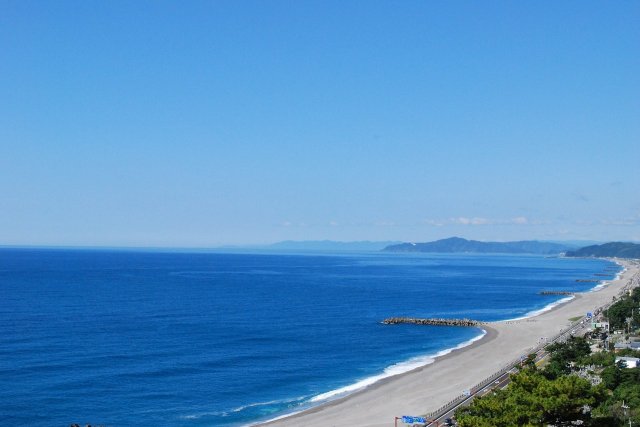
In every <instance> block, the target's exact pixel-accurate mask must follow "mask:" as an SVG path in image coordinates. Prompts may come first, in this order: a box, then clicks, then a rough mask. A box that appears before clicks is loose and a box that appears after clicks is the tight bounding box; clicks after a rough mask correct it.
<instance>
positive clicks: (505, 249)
mask: <svg viewBox="0 0 640 427" xmlns="http://www.w3.org/2000/svg"><path fill="white" fill-rule="evenodd" d="M574 248H575V247H572V246H568V245H564V244H559V243H550V242H539V241H536V240H525V241H520V242H479V241H477V240H467V239H462V238H460V237H451V238H448V239H442V240H436V241H435V242H427V243H401V244H399V245H391V246H387V247H386V248H384V251H386V252H431V253H465V252H467V253H469V252H470V253H503V254H542V255H552V254H560V253H563V252H566V251H567V250H569V249H574Z"/></svg>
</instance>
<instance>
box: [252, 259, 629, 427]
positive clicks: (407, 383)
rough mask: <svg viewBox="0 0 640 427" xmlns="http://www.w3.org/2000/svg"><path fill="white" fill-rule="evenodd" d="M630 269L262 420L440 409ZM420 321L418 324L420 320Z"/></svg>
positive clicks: (354, 418)
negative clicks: (435, 353) (396, 369)
mask: <svg viewBox="0 0 640 427" xmlns="http://www.w3.org/2000/svg"><path fill="white" fill-rule="evenodd" d="M619 262H620V263H621V264H622V265H623V266H624V267H625V268H626V270H625V271H624V272H623V273H622V274H621V275H620V276H619V278H618V279H617V280H613V281H611V282H609V283H608V284H607V285H606V286H603V287H601V288H599V289H597V290H594V291H591V292H585V293H581V294H579V295H577V296H576V297H575V298H573V299H572V300H571V301H568V302H566V303H563V304H560V305H558V306H556V307H555V308H553V309H551V310H549V311H545V312H543V313H541V314H539V315H536V316H533V317H529V318H526V319H521V320H511V321H502V322H492V323H490V324H489V325H488V326H486V327H484V326H483V329H485V330H486V332H487V333H486V335H485V336H484V337H483V338H482V339H480V340H478V341H475V342H474V343H473V344H471V345H469V346H467V347H464V348H462V349H458V350H454V351H453V352H451V353H449V354H447V355H445V356H442V357H440V358H437V359H436V361H435V362H434V363H432V364H430V365H426V366H424V367H421V368H417V369H415V370H413V371H411V372H407V373H405V374H402V375H398V376H395V377H390V378H387V379H385V380H382V381H380V382H378V383H375V384H373V385H371V386H369V387H366V388H365V389H363V390H360V391H358V392H355V393H353V394H351V395H349V396H346V397H344V398H341V399H337V400H334V401H332V402H329V403H326V404H324V405H321V406H318V407H316V408H313V409H310V410H307V411H304V412H301V413H298V414H295V415H292V416H289V417H286V418H282V419H279V420H275V421H272V422H269V423H263V424H260V425H268V426H278V427H280V426H283V427H286V426H300V425H304V426H311V427H316V426H317V427H329V426H335V427H339V426H345V427H347V426H349V427H352V426H360V427H383V426H385V427H388V426H392V425H393V422H394V417H396V416H401V415H420V414H426V413H429V412H431V411H433V410H436V409H438V408H439V407H441V406H442V405H443V404H445V403H447V402H449V401H450V400H452V399H454V398H455V397H457V396H459V395H460V394H461V393H462V392H463V391H464V390H466V389H470V388H471V387H472V386H474V385H476V384H477V383H479V382H481V381H482V380H484V379H485V378H487V377H488V376H490V375H492V374H493V373H495V372H496V371H498V370H500V369H501V368H502V367H503V366H504V365H505V364H507V363H509V362H510V361H512V360H515V359H517V358H518V357H520V356H522V355H526V354H528V353H529V351H530V350H531V349H533V348H535V347H536V346H537V345H538V344H540V343H541V341H542V340H544V339H545V338H550V337H553V336H554V335H556V334H557V333H558V332H560V331H561V330H562V329H565V328H567V327H568V326H570V324H571V322H570V320H569V319H571V318H575V317H577V316H584V315H585V314H586V313H587V312H593V311H595V310H596V309H598V308H599V307H601V306H603V305H605V304H607V303H609V302H611V301H612V298H613V297H615V296H617V295H618V294H619V293H620V292H621V291H622V289H623V288H624V287H625V286H627V285H629V284H630V283H631V279H632V278H633V277H634V276H635V277H636V278H637V275H638V274H639V273H638V271H639V268H638V264H637V263H633V262H629V261H619ZM418 327H419V326H418Z"/></svg>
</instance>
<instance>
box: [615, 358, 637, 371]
mask: <svg viewBox="0 0 640 427" xmlns="http://www.w3.org/2000/svg"><path fill="white" fill-rule="evenodd" d="M618 362H624V364H625V367H626V368H628V369H630V368H637V367H638V365H639V364H640V359H639V358H637V357H616V364H617V363H618Z"/></svg>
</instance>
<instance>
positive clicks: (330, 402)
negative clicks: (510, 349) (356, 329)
mask: <svg viewBox="0 0 640 427" xmlns="http://www.w3.org/2000/svg"><path fill="white" fill-rule="evenodd" d="M491 323H492V322H488V324H485V325H482V327H474V328H475V329H479V330H480V331H481V333H480V334H479V335H477V336H475V337H473V338H471V339H469V340H467V341H464V342H462V343H460V344H458V345H457V346H455V347H450V348H446V349H444V350H440V351H438V352H437V353H435V354H428V355H425V356H416V357H414V358H412V359H409V360H408V361H406V362H400V363H397V364H396V365H400V364H402V363H407V362H409V361H411V360H413V359H418V358H421V359H422V358H424V359H429V360H428V361H427V362H426V363H424V364H423V365H420V366H416V367H414V368H411V369H410V370H407V371H405V372H401V373H395V374H392V375H388V376H385V377H383V378H380V379H378V380H376V381H375V382H373V383H370V384H367V385H364V386H362V387H358V388H357V389H354V390H352V391H345V392H341V393H337V392H338V390H342V389H346V388H349V387H351V386H345V387H343V388H341V389H337V390H334V391H329V392H327V393H323V394H320V395H318V396H315V397H314V398H312V399H311V400H310V401H311V402H313V401H314V399H317V398H318V397H320V396H324V395H329V394H335V395H336V397H334V398H331V397H327V398H323V399H318V400H316V402H317V405H315V406H312V407H310V408H306V409H302V410H300V411H296V412H291V413H288V414H283V415H280V416H278V417H276V418H272V419H270V420H266V421H260V422H255V423H251V424H247V425H245V426H244V427H256V426H270V425H275V424H276V423H277V422H278V421H282V420H285V419H286V420H293V419H298V418H300V417H303V416H306V415H308V414H314V413H318V412H319V411H322V410H324V409H326V408H330V407H332V406H337V405H339V404H341V403H343V402H345V401H348V400H349V399H351V398H353V397H356V396H358V395H360V394H363V393H367V392H369V391H371V390H374V389H377V388H379V387H381V386H383V385H385V384H388V383H389V382H391V381H394V380H396V379H398V378H402V377H405V376H408V375H412V374H415V373H417V372H422V371H423V370H424V369H425V368H427V367H430V366H434V365H435V364H436V363H439V362H441V361H443V360H447V359H448V358H451V357H453V356H455V355H456V354H457V353H460V352H464V351H466V350H469V349H472V348H475V347H478V346H480V345H483V344H485V343H488V342H491V341H493V340H494V339H495V338H496V337H497V336H498V332H497V331H496V329H495V328H493V327H491V326H490V324H491ZM396 365H391V366H396ZM381 375H382V374H381ZM375 377H378V376H374V377H373V378H375ZM365 380H367V379H366V378H365V379H364V380H362V381H365ZM355 384H358V382H356V383H355ZM355 384H354V385H355Z"/></svg>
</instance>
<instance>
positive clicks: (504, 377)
mask: <svg viewBox="0 0 640 427" xmlns="http://www.w3.org/2000/svg"><path fill="white" fill-rule="evenodd" d="M587 326H588V323H587V322H586V321H585V322H584V323H583V324H580V325H577V326H575V327H574V328H572V330H571V335H579V334H582V333H584V332H585V331H586V329H587ZM549 344H551V342H550V343H549ZM548 355H549V354H548V353H547V352H546V351H545V350H544V349H541V350H538V351H537V352H536V358H535V364H536V365H541V364H542V363H543V362H544V360H545V359H546V358H547V356H548ZM517 371H518V369H517V367H515V366H514V367H513V368H512V369H510V370H508V371H507V372H504V373H503V374H501V375H500V376H499V377H497V378H496V379H495V380H494V381H493V382H491V383H489V384H487V385H485V386H484V387H481V388H480V389H478V390H477V391H476V392H475V393H473V394H472V395H470V396H469V397H467V398H466V399H463V400H461V401H460V402H458V403H456V404H455V405H453V406H451V407H449V408H447V409H446V410H444V411H442V412H441V413H439V414H436V415H435V416H433V417H432V418H431V421H430V422H429V423H427V424H425V427H435V426H438V425H440V426H442V425H444V421H445V420H446V419H447V418H453V416H454V415H455V412H456V411H457V410H458V409H459V408H462V407H464V406H468V405H470V404H471V402H472V401H473V399H474V398H475V397H476V396H479V397H482V396H486V395H487V394H490V393H493V392H494V391H495V390H500V389H503V388H505V387H506V386H507V385H509V382H510V375H511V374H512V373H515V372H517Z"/></svg>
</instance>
